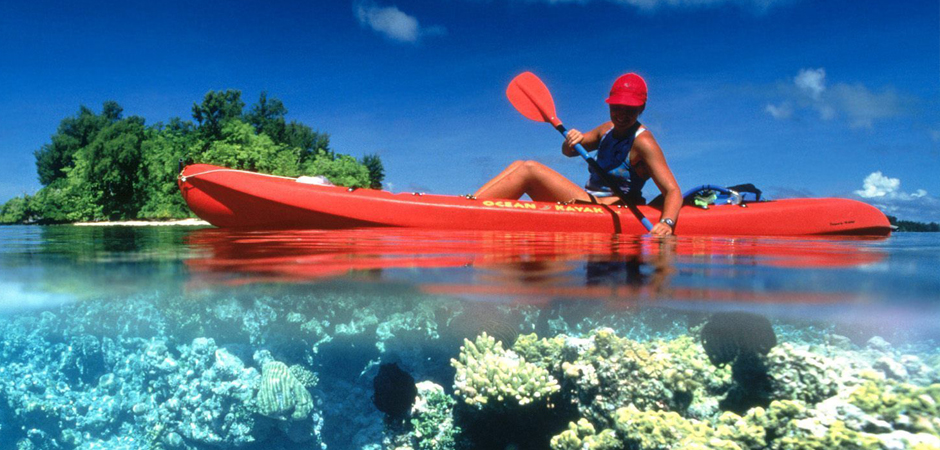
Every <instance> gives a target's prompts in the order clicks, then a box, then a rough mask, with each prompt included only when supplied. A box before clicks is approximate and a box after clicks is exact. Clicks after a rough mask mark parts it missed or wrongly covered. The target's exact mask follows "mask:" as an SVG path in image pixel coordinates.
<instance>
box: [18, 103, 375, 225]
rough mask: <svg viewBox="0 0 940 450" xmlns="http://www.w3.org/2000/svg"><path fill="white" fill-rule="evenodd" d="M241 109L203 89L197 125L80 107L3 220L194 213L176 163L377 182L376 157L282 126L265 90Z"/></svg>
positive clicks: (347, 182) (42, 152)
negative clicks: (339, 149)
mask: <svg viewBox="0 0 940 450" xmlns="http://www.w3.org/2000/svg"><path fill="white" fill-rule="evenodd" d="M244 111H245V103H244V102H243V101H242V100H241V92H240V91H237V90H225V91H209V92H208V93H207V94H206V95H205V97H203V99H202V101H201V102H199V103H194V104H193V108H192V112H193V120H194V121H195V122H189V121H184V120H182V119H179V118H173V119H171V120H170V121H169V122H167V123H162V122H158V123H156V124H154V125H150V126H148V125H146V122H145V120H144V119H143V118H141V117H137V116H131V117H127V118H125V117H124V115H123V114H124V111H123V108H122V107H121V106H120V105H119V104H118V103H116V102H114V101H108V102H105V103H104V104H103V105H102V109H101V113H100V114H98V113H95V112H94V111H92V110H91V109H89V108H87V107H84V106H82V107H81V108H79V111H78V113H76V114H75V115H74V116H70V117H66V118H65V119H63V120H62V121H61V123H60V124H59V127H58V129H57V130H56V133H55V134H53V135H52V137H51V138H50V142H49V143H47V144H45V145H43V146H42V147H41V148H40V149H39V150H37V151H35V152H34V155H35V157H36V169H37V172H38V175H39V181H40V183H42V185H43V186H44V187H43V188H42V189H40V190H39V191H38V192H37V193H36V194H35V195H32V196H28V195H24V196H23V197H16V198H13V199H11V200H10V201H8V202H7V203H6V204H3V205H0V223H7V224H9V223H64V222H77V221H97V220H129V219H137V218H141V219H173V218H185V217H191V216H192V213H191V212H190V211H189V208H188V207H187V206H186V204H185V202H184V200H183V198H182V196H181V195H180V193H179V189H178V188H177V185H176V178H177V175H178V174H179V167H178V165H179V162H180V161H183V162H186V163H207V164H217V165H221V166H226V167H231V168H234V169H242V170H251V171H258V172H263V173H270V174H275V175H283V176H301V175H308V176H316V175H322V176H325V177H327V178H328V179H329V180H330V181H332V182H333V183H334V184H337V185H340V186H349V187H379V186H381V183H382V179H383V178H384V170H383V168H382V162H381V160H379V158H378V156H376V155H367V156H365V157H363V158H362V160H361V161H357V160H356V159H355V158H353V157H351V156H348V155H342V154H338V153H335V152H334V151H333V150H332V149H331V148H330V138H329V135H328V134H326V133H321V132H319V131H314V130H313V129H312V128H310V127H309V126H307V125H305V124H302V123H299V122H297V121H287V119H286V115H287V108H286V107H285V106H284V104H283V103H282V102H281V101H280V100H278V99H277V98H274V97H269V96H268V95H267V93H262V94H261V96H260V98H259V99H258V103H256V104H254V105H252V106H251V107H250V108H249V110H248V112H247V113H245V112H244Z"/></svg>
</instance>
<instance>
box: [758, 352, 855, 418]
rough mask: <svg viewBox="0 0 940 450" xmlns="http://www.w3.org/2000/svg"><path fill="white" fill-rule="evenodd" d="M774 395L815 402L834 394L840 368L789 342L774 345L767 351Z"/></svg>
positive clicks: (775, 396) (838, 384)
mask: <svg viewBox="0 0 940 450" xmlns="http://www.w3.org/2000/svg"><path fill="white" fill-rule="evenodd" d="M767 369H768V372H769V373H770V376H771V379H772V380H773V382H772V385H773V391H774V398H776V399H778V400H783V399H786V400H801V401H804V402H806V403H808V404H815V403H818V402H821V401H823V400H825V399H827V398H830V397H832V396H834V395H836V394H837V393H838V392H839V389H840V387H841V384H840V383H839V378H840V376H841V372H843V369H841V368H840V367H838V365H837V364H835V363H834V362H832V359H831V358H826V357H824V356H822V355H818V354H815V353H812V352H810V351H809V350H807V349H804V348H801V347H796V346H793V345H791V344H790V343H782V344H780V345H778V346H776V347H775V348H774V349H773V350H771V351H770V353H769V354H768V355H767Z"/></svg>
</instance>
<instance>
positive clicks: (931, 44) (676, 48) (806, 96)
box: [0, 0, 940, 221]
mask: <svg viewBox="0 0 940 450" xmlns="http://www.w3.org/2000/svg"><path fill="white" fill-rule="evenodd" d="M524 71H532V72H534V73H535V74H537V75H538V76H539V77H540V78H541V79H542V80H543V81H545V83H546V85H547V86H548V87H549V89H550V90H551V92H552V95H553V97H554V100H555V104H556V107H557V110H558V115H559V117H560V118H561V119H562V120H563V121H564V122H565V124H566V126H568V127H569V128H577V129H581V130H588V129H591V128H593V127H595V126H597V125H599V124H601V123H603V122H604V121H606V120H608V109H607V105H606V104H605V103H604V99H605V98H606V96H607V93H608V91H609V89H610V85H611V83H612V82H613V80H615V79H616V78H617V77H618V76H619V75H621V74H623V73H626V72H636V73H639V74H640V75H642V76H643V77H644V78H645V79H646V81H647V83H648V85H649V101H648V105H647V109H646V111H645V112H644V114H643V116H642V117H641V118H640V120H641V122H643V123H644V124H645V125H646V126H647V127H648V128H649V129H650V131H651V132H652V133H653V136H654V137H655V138H656V140H657V141H658V142H659V144H660V146H661V147H662V149H663V151H664V153H665V155H666V159H667V161H668V162H669V165H670V167H671V169H672V171H673V173H674V174H675V176H676V178H677V180H678V182H679V185H680V187H681V188H682V189H683V190H688V189H690V188H692V187H694V186H697V185H701V184H724V185H733V184H739V183H748V182H749V183H754V184H756V185H757V186H758V187H759V188H762V189H763V190H764V191H765V193H767V194H769V195H770V196H772V197H775V198H784V197H807V196H810V197H847V198H854V199H858V200H862V201H866V202H869V203H872V204H875V205H877V206H879V207H880V208H882V209H883V210H884V211H885V212H886V213H888V214H892V215H896V216H898V217H900V218H902V219H908V220H922V221H940V2H938V1H936V0H929V1H925V0H908V1H903V2H885V1H878V2H874V1H868V0H851V1H842V0H827V1H812V0H424V1H417V0H352V1H347V0H330V1H313V0H308V1H295V2H279V1H272V0H268V1H264V2H261V1H257V2H252V1H238V0H233V1H224V2H223V1H183V2H175V1H170V2H147V3H145V2H126V1H113V2H112V1H106V2H98V1H83V2H46V1H31V2H14V1H0V158H2V160H3V164H0V202H3V201H6V200H8V199H10V198H12V197H14V196H18V195H22V194H24V193H26V194H31V193H34V192H35V191H37V190H38V189H39V188H40V187H41V186H40V184H39V183H38V180H37V176H36V168H35V158H34V156H33V152H34V151H35V150H37V149H39V148H40V147H41V146H42V145H44V144H46V143H48V142H49V141H50V136H51V135H52V134H53V133H55V131H56V127H57V126H58V124H59V122H60V121H61V120H62V119H64V118H65V117H68V116H70V115H74V114H76V113H77V112H78V110H79V107H80V106H81V105H85V106H88V107H90V108H92V109H93V110H95V111H100V110H101V104H102V103H103V102H105V101H107V100H115V101H117V102H118V103H119V104H121V106H123V108H124V113H125V115H137V116H141V117H144V118H145V119H146V120H147V123H150V124H152V123H156V122H161V121H162V122H166V121H168V120H169V119H170V118H172V117H182V118H184V119H191V109H192V105H193V103H194V102H199V101H201V99H202V97H203V96H204V95H205V94H206V93H207V92H208V91H210V90H224V89H237V90H240V91H241V92H242V97H243V99H244V100H245V101H246V103H248V104H249V105H250V104H252V103H254V102H255V101H257V99H258V96H259V95H260V93H261V92H263V91H265V92H267V93H268V95H269V96H274V97H277V98H279V99H280V100H282V101H283V102H284V104H285V106H286V107H287V110H288V119H289V120H297V121H300V122H302V123H305V124H307V125H310V126H311V127H313V128H314V129H316V130H319V131H321V132H326V133H328V134H329V135H330V137H331V143H332V147H333V149H334V150H336V151H338V152H340V153H347V154H350V155H353V156H356V157H360V156H362V155H365V154H370V153H377V154H379V155H380V156H381V158H382V162H383V163H384V166H385V170H386V179H385V181H386V185H385V187H386V189H389V190H392V191H396V192H401V191H421V192H429V193H441V194H458V195H459V194H467V193H472V192H474V191H475V190H476V189H477V188H478V187H479V186H480V185H482V184H483V183H484V182H485V181H486V180H488V179H489V178H490V177H492V176H494V175H496V174H497V173H499V171H500V170H502V168H504V167H505V166H506V165H508V164H509V163H511V162H512V161H514V160H520V159H525V160H536V161H540V162H542V163H545V164H547V165H549V166H550V167H552V168H554V169H555V170H557V171H559V172H560V173H562V174H563V175H565V176H567V177H568V178H570V179H572V180H573V181H575V182H576V183H578V184H582V183H583V182H584V181H586V177H587V169H586V164H585V163H584V161H582V160H580V159H579V158H571V159H569V158H567V157H564V156H563V155H561V152H560V144H561V139H562V138H561V135H559V134H558V133H557V132H555V131H554V130H553V129H552V128H551V127H550V126H549V125H546V124H541V123H537V122H532V121H529V120H527V119H525V118H523V117H522V116H521V115H520V114H519V113H518V112H516V111H515V109H513V107H512V106H511V105H510V104H509V102H508V101H507V100H506V97H505V89H506V86H507V85H508V83H509V81H510V80H511V79H512V78H513V77H514V76H515V75H517V74H519V73H521V72H524ZM644 193H645V194H646V196H647V198H651V197H653V196H655V195H656V194H657V193H658V192H657V188H656V186H655V185H654V183H647V187H646V189H645V190H644Z"/></svg>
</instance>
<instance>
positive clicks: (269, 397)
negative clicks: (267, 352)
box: [255, 361, 313, 420]
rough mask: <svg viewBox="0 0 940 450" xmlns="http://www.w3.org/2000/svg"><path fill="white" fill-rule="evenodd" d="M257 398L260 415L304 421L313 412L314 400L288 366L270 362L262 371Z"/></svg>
mask: <svg viewBox="0 0 940 450" xmlns="http://www.w3.org/2000/svg"><path fill="white" fill-rule="evenodd" d="M261 370H262V371H261V387H260V388H259V389H258V395H257V397H256V398H255V406H256V407H257V410H258V414H261V415H263V416H267V417H271V418H275V419H280V420H304V419H305V418H307V416H308V415H309V414H310V412H311V411H313V398H312V397H311V396H310V392H308V391H307V388H305V387H304V385H303V383H301V381H300V380H298V379H297V377H295V376H294V375H293V374H292V373H291V371H290V369H288V368H287V365H286V364H284V363H282V362H279V361H268V362H266V363H265V364H264V366H263V367H262V369H261Z"/></svg>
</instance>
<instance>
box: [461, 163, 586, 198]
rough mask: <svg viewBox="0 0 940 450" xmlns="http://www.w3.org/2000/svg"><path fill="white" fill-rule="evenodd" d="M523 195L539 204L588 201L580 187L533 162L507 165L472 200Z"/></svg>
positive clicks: (546, 167) (542, 165)
mask: <svg viewBox="0 0 940 450" xmlns="http://www.w3.org/2000/svg"><path fill="white" fill-rule="evenodd" d="M524 194H529V197H531V198H532V200H535V201H543V202H567V201H572V200H590V196H588V194H587V192H584V189H581V187H580V186H578V185H576V184H574V183H572V182H571V181H570V180H568V179H567V178H565V177H564V176H563V175H562V174H560V173H558V172H555V171H554V170H552V169H551V168H549V167H548V166H546V165H544V164H541V163H538V162H536V161H516V162H514V163H512V164H510V165H509V167H506V169H505V170H503V171H502V172H501V173H500V174H499V175H496V176H495V177H493V179H492V180H490V181H488V182H486V184H484V185H483V187H481V188H480V189H479V190H478V191H477V192H476V194H474V196H475V197H477V198H501V199H510V200H516V199H518V198H520V197H522V196H523V195H524Z"/></svg>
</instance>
